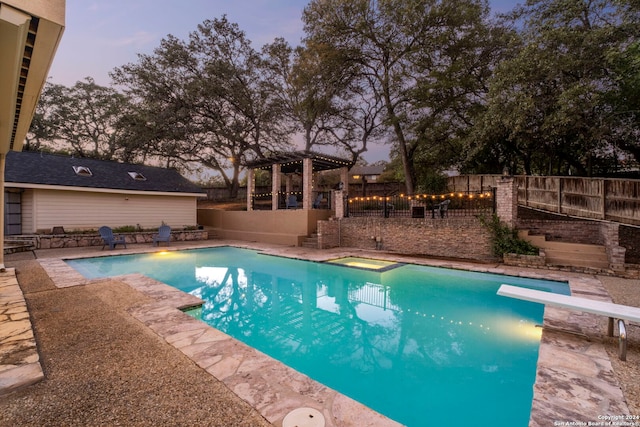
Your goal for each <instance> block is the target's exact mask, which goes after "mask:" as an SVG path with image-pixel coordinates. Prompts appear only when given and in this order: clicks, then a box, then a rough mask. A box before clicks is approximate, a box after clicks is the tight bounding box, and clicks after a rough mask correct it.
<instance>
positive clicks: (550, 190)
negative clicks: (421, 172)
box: [449, 175, 640, 225]
mask: <svg viewBox="0 0 640 427" xmlns="http://www.w3.org/2000/svg"><path fill="white" fill-rule="evenodd" d="M500 178H501V177H500V175H461V176H457V177H452V178H450V179H449V190H450V191H482V190H486V188H487V186H489V187H491V186H495V183H496V180H498V179H500ZM515 179H516V184H517V186H518V204H519V205H521V206H528V207H531V208H536V209H542V210H545V211H549V212H554V213H558V214H562V215H569V216H575V217H580V218H589V219H600V220H608V221H614V222H619V223H622V224H629V225H640V180H633V179H614V178H585V177H571V176H516V177H515Z"/></svg>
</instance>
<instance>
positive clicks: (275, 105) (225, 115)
mask: <svg viewBox="0 0 640 427" xmlns="http://www.w3.org/2000/svg"><path fill="white" fill-rule="evenodd" d="M264 66H265V62H264V60H263V58H262V57H261V56H260V54H259V53H258V52H257V51H255V50H254V49H253V48H252V47H251V42H250V41H249V40H248V39H247V38H246V36H245V33H244V32H243V31H241V30H240V29H239V27H238V25H237V24H233V23H230V22H229V21H228V20H227V19H226V17H223V18H222V19H214V20H207V21H204V22H203V23H202V24H200V25H198V29H197V31H194V32H192V33H190V35H189V40H188V41H181V40H178V39H177V38H175V37H173V36H168V37H167V38H165V39H163V40H162V42H161V45H160V47H158V48H156V49H155V50H154V53H153V55H140V56H139V61H138V63H135V64H127V65H125V66H123V67H120V68H117V69H116V70H114V72H113V73H112V77H113V79H114V81H115V82H117V83H118V84H121V85H123V86H124V87H126V90H127V93H128V94H129V95H130V96H131V97H132V98H133V99H135V101H136V107H137V110H138V111H139V112H140V113H139V114H138V117H139V119H140V120H139V121H138V122H137V124H136V126H134V128H138V129H147V131H145V132H142V133H143V134H145V135H147V136H148V138H149V140H150V141H151V142H153V144H150V146H153V147H155V150H156V153H157V154H158V155H163V156H165V157H171V158H172V159H174V161H176V162H179V163H181V164H189V163H191V162H196V163H198V164H199V165H201V166H203V167H205V168H208V169H212V170H214V171H217V172H218V173H220V174H221V176H222V178H223V180H224V182H225V184H226V185H227V188H229V191H230V196H231V197H235V195H236V194H237V191H238V186H239V173H240V170H241V168H242V166H243V165H244V164H245V163H246V162H247V161H248V160H251V159H255V158H260V157H263V156H264V155H265V153H268V152H270V151H276V150H281V149H283V148H285V147H287V146H288V142H289V141H288V132H287V130H288V129H287V127H286V122H285V121H284V120H283V109H282V107H281V105H280V104H279V100H278V98H277V97H276V96H275V93H276V92H274V91H275V90H277V88H274V86H273V83H272V82H268V81H267V80H266V79H265V77H264V73H263V70H264Z"/></svg>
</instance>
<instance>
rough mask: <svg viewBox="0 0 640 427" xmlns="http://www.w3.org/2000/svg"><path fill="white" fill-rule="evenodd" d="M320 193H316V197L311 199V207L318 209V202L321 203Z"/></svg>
mask: <svg viewBox="0 0 640 427" xmlns="http://www.w3.org/2000/svg"><path fill="white" fill-rule="evenodd" d="M322 199H323V197H322V193H318V197H316V200H314V201H313V209H320V203H322Z"/></svg>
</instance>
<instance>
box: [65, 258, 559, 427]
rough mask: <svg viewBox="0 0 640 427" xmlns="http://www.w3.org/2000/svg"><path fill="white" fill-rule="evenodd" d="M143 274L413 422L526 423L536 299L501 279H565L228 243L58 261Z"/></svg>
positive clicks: (276, 352) (413, 426)
mask: <svg viewBox="0 0 640 427" xmlns="http://www.w3.org/2000/svg"><path fill="white" fill-rule="evenodd" d="M67 262H68V263H69V264H70V265H71V266H73V267H74V268H75V269H76V270H78V271H79V272H81V273H82V274H83V275H84V276H86V277H89V278H96V277H105V276H114V275H121V274H127V273H143V274H146V275H148V276H150V277H152V278H154V279H156V280H159V281H161V282H164V283H167V284H169V285H171V286H174V287H176V288H178V289H181V290H183V291H185V292H189V293H191V294H194V295H197V296H199V297H200V298H202V299H204V300H205V301H206V303H205V304H204V305H203V308H202V312H201V319H202V320H203V321H205V322H207V323H208V324H210V325H211V326H213V327H215V328H217V329H220V330H222V331H224V332H226V333H227V334H229V335H231V336H233V337H235V338H236V339H238V340H241V341H243V342H245V343H246V344H248V345H250V346H252V347H254V348H256V349H258V350H260V351H262V352H264V353H266V354H268V355H270V356H272V357H274V358H275V359H278V360H280V361H282V362H283V363H285V364H287V365H289V366H291V367H292V368H294V369H296V370H298V371H300V372H303V373H305V374H306V375H308V376H310V377H312V378H314V379H315V380H317V381H319V382H321V383H323V384H325V385H327V386H329V387H331V388H333V389H335V390H338V391H339V392H341V393H343V394H346V395H348V396H350V397H352V398H354V399H355V400H357V401H359V402H362V403H363V404H365V405H367V406H369V407H371V408H373V409H374V410H376V411H378V412H380V413H382V414H384V415H386V416H388V417H390V418H392V419H394V420H396V421H398V422H400V423H403V424H405V425H407V426H410V427H418V426H442V425H477V426H489V425H490V426H509V427H512V426H527V425H528V421H529V413H530V408H531V401H532V398H533V383H534V381H535V369H536V363H537V357H538V347H539V341H540V328H539V327H536V325H537V324H540V323H542V315H543V306H542V305H540V304H534V303H529V302H525V301H519V300H512V299H508V298H504V297H499V296H497V295H496V292H497V290H498V288H499V286H500V284H502V283H507V284H511V285H516V286H525V287H530V288H535V289H540V290H547V291H551V292H558V293H564V294H568V293H569V289H568V285H567V284H566V283H561V282H552V281H541V280H533V279H524V278H517V277H511V276H501V275H494V274H483V273H473V272H465V271H458V270H451V269H441V268H432V267H424V266H417V265H411V264H408V265H403V266H401V267H397V268H394V269H392V270H388V271H385V272H378V271H367V270H362V269H358V268H349V267H346V266H342V265H336V264H329V263H316V262H307V261H300V260H293V259H287V258H281V257H276V256H270V255H264V254H260V253H258V252H256V251H251V250H245V249H238V248H232V247H222V248H212V249H199V250H189V251H175V252H173V251H172V252H165V253H153V254H140V255H126V256H111V257H100V258H90V259H81V260H70V261H67Z"/></svg>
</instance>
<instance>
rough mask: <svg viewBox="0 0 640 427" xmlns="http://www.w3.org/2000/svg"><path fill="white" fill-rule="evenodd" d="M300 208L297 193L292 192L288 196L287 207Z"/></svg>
mask: <svg viewBox="0 0 640 427" xmlns="http://www.w3.org/2000/svg"><path fill="white" fill-rule="evenodd" d="M297 208H298V198H297V197H296V195H295V194H290V195H289V197H287V209H297Z"/></svg>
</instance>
